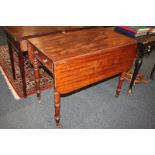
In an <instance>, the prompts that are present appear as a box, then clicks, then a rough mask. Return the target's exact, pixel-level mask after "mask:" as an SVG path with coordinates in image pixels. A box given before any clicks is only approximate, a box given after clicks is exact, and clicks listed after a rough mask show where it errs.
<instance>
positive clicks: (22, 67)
mask: <svg viewBox="0 0 155 155" xmlns="http://www.w3.org/2000/svg"><path fill="white" fill-rule="evenodd" d="M18 59H19V69H20V74H21V78H22V84H23V94H24V97H26V96H27V94H26V79H25V67H24V56H23V52H22V51H18Z"/></svg>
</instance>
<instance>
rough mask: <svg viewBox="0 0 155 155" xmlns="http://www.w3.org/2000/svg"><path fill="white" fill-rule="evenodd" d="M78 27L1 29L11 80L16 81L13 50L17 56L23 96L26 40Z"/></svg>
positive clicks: (17, 27)
mask: <svg viewBox="0 0 155 155" xmlns="http://www.w3.org/2000/svg"><path fill="white" fill-rule="evenodd" d="M79 28H81V27H79V26H4V27H3V29H4V31H5V33H6V36H7V41H8V47H9V55H10V60H11V67H12V73H13V79H14V80H15V79H16V74H15V67H14V58H13V50H12V48H14V49H15V51H16V52H17V54H18V59H19V68H20V73H21V78H22V85H23V94H24V97H26V82H25V69H24V56H23V55H24V52H25V51H27V39H28V38H33V37H37V36H42V35H47V34H50V33H52V34H55V33H58V32H64V31H70V30H75V29H79Z"/></svg>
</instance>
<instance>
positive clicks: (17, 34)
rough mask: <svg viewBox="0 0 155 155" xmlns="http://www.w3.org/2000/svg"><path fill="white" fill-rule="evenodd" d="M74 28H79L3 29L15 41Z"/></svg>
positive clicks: (26, 27)
mask: <svg viewBox="0 0 155 155" xmlns="http://www.w3.org/2000/svg"><path fill="white" fill-rule="evenodd" d="M76 28H80V26H4V29H5V30H6V31H7V32H8V33H9V34H11V35H12V36H13V37H14V39H15V41H19V40H25V39H27V38H31V37H35V36H39V35H45V34H48V33H54V32H62V31H66V30H70V29H76Z"/></svg>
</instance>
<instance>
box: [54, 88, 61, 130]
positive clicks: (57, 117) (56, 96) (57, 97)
mask: <svg viewBox="0 0 155 155" xmlns="http://www.w3.org/2000/svg"><path fill="white" fill-rule="evenodd" d="M54 106H55V121H56V126H57V127H58V128H60V127H61V125H60V94H59V93H58V92H57V91H55V92H54Z"/></svg>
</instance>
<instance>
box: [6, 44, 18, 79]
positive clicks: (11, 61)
mask: <svg viewBox="0 0 155 155" xmlns="http://www.w3.org/2000/svg"><path fill="white" fill-rule="evenodd" d="M8 48H9V56H10V63H11V69H12V75H13V79H14V80H16V73H15V66H14V57H13V50H12V45H11V43H10V42H9V41H8Z"/></svg>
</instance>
